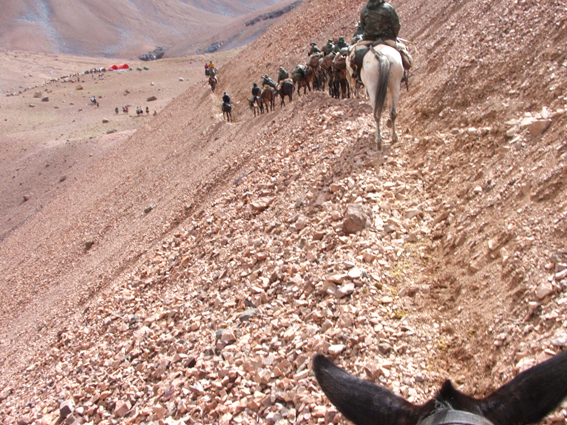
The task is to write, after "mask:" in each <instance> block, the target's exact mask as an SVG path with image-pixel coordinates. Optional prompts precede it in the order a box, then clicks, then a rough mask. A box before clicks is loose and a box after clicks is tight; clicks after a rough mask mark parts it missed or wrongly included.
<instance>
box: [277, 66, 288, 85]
mask: <svg viewBox="0 0 567 425" xmlns="http://www.w3.org/2000/svg"><path fill="white" fill-rule="evenodd" d="M288 78H289V72H287V71H286V70H285V69H284V68H283V66H280V73H279V74H278V84H279V83H280V81H283V80H287V79H288Z"/></svg>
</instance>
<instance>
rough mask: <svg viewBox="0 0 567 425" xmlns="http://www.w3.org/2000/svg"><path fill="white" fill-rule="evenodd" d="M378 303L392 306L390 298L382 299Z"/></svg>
mask: <svg viewBox="0 0 567 425" xmlns="http://www.w3.org/2000/svg"><path fill="white" fill-rule="evenodd" d="M380 302H381V303H382V304H392V303H393V302H394V299H393V298H392V297H382V299H381V300H380Z"/></svg>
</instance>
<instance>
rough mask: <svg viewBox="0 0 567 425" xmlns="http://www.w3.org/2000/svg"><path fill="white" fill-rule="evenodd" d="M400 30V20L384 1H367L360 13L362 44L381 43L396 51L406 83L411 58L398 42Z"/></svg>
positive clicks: (403, 46) (404, 47) (390, 6)
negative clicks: (399, 56) (367, 42)
mask: <svg viewBox="0 0 567 425" xmlns="http://www.w3.org/2000/svg"><path fill="white" fill-rule="evenodd" d="M400 28H401V24H400V18H399V17H398V14H397V12H396V9H394V7H393V6H392V5H391V4H389V3H386V2H385V0H368V3H366V6H364V7H363V8H362V10H361V12H360V29H361V30H362V34H363V35H362V37H363V39H364V42H366V41H370V42H380V41H381V42H382V43H384V44H387V45H388V46H391V47H393V48H394V49H396V50H398V51H399V52H400V55H401V56H402V62H403V65H404V80H402V81H406V82H407V71H408V70H409V69H410V68H411V65H412V58H411V55H410V54H409V52H408V51H407V49H406V46H405V45H403V44H402V43H400V42H399V41H398V33H399V32H400ZM371 44H372V43H371Z"/></svg>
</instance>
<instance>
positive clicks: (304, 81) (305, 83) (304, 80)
mask: <svg viewBox="0 0 567 425" xmlns="http://www.w3.org/2000/svg"><path fill="white" fill-rule="evenodd" d="M307 72H308V69H307V66H305V65H297V66H296V67H295V68H293V71H291V78H292V80H293V83H294V84H297V94H298V95H300V96H301V93H300V90H301V89H302V88H303V94H306V93H307V89H309V91H311V86H310V85H309V80H308V76H307Z"/></svg>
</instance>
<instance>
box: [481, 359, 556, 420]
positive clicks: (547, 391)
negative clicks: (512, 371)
mask: <svg viewBox="0 0 567 425" xmlns="http://www.w3.org/2000/svg"><path fill="white" fill-rule="evenodd" d="M565 397H567V351H564V352H562V353H560V354H558V355H556V356H555V357H552V358H551V359H549V360H547V361H545V362H543V363H540V364H538V365H536V366H534V367H532V368H530V369H528V370H526V371H524V372H522V373H520V374H519V375H518V376H516V377H515V378H514V379H513V380H511V381H510V382H508V383H507V384H506V385H504V386H502V387H500V389H498V390H497V391H495V392H494V393H493V394H491V395H490V396H488V397H487V398H485V399H484V400H478V401H477V404H478V408H479V409H480V411H481V414H482V415H483V416H485V417H486V418H487V419H489V420H490V421H491V422H492V423H494V424H495V425H527V424H533V423H537V422H540V421H541V420H542V419H543V418H545V416H547V415H548V414H549V413H551V412H552V411H553V410H554V409H555V408H557V407H558V406H559V404H560V403H561V401H562V400H563V399H564V398H565Z"/></svg>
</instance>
